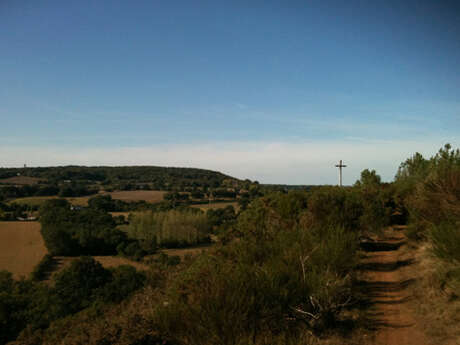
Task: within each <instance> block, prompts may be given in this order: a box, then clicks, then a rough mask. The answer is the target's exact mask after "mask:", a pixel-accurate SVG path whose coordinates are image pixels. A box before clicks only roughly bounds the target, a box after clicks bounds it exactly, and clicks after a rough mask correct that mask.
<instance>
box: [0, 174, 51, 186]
mask: <svg viewBox="0 0 460 345" xmlns="http://www.w3.org/2000/svg"><path fill="white" fill-rule="evenodd" d="M40 181H43V180H42V179H39V178H37V177H30V176H13V177H8V178H2V179H0V183H5V184H14V185H33V184H37V183H39V182H40Z"/></svg>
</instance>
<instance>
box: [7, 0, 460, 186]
mask: <svg viewBox="0 0 460 345" xmlns="http://www.w3.org/2000/svg"><path fill="white" fill-rule="evenodd" d="M459 37H460V3H459V2H458V1H431V0H430V1H412V0H407V1H401V0H397V1H393V0H387V1H366V0H364V1H354V0H348V1H338V0H337V1H327V0H321V1H307V0H304V1H294V0H283V1H270V0H267V1H256V0H254V1H247V0H246V1H238V0H232V1H219V0H212V1H201V0H196V1H189V0H188V1H187V0H184V1H175V0H170V1H153V0H151V1H140V0H139V1H123V0H120V1H117V0H110V1H104V0H99V1H89V0H78V1H73V0H68V1H60V0H41V1H35V0H21V1H14V0H0V120H1V121H0V167H13V166H23V165H24V164H27V165H28V166H50V165H51V166H54V165H68V164H78V165H157V166H180V167H198V168H205V169H212V170H218V171H221V172H223V173H226V174H229V175H231V176H234V177H237V178H243V179H245V178H249V179H251V180H257V181H259V182H261V183H281V184H337V182H338V171H337V169H336V168H335V167H334V165H335V164H337V162H338V161H339V160H340V159H342V160H343V161H344V163H345V164H347V168H345V169H344V178H343V179H344V183H345V184H352V183H354V182H355V181H356V180H357V179H358V178H359V174H360V172H361V171H362V170H363V169H367V168H369V169H375V170H376V171H377V173H378V174H380V175H381V176H382V179H383V180H385V181H391V180H392V179H393V178H394V175H395V173H396V171H397V168H398V166H399V164H400V163H401V162H402V161H404V160H405V159H406V158H408V157H410V156H411V155H412V154H414V153H415V152H421V153H422V154H424V155H426V156H427V157H430V156H431V155H433V154H435V153H436V152H437V150H438V149H439V148H440V147H442V146H443V145H444V144H445V143H451V144H452V145H453V146H454V147H458V146H459V144H460V63H459V62H460V39H459Z"/></svg>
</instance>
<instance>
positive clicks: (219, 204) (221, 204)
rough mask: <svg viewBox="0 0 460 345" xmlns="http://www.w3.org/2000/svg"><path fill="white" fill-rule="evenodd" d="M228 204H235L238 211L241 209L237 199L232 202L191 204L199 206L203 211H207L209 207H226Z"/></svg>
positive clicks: (195, 206)
mask: <svg viewBox="0 0 460 345" xmlns="http://www.w3.org/2000/svg"><path fill="white" fill-rule="evenodd" d="M227 206H233V207H234V208H235V211H236V212H238V210H239V209H240V206H239V205H238V203H237V202H236V201H232V202H215V203H210V204H199V205H191V207H194V208H199V209H200V210H202V211H207V210H209V209H214V210H215V209H218V208H225V207H227Z"/></svg>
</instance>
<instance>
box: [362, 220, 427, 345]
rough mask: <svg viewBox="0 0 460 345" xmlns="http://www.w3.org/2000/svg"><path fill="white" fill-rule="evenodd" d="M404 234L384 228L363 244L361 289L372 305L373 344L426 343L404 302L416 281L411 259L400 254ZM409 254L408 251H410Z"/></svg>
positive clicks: (421, 344)
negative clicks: (378, 235) (380, 233)
mask: <svg viewBox="0 0 460 345" xmlns="http://www.w3.org/2000/svg"><path fill="white" fill-rule="evenodd" d="M405 242H406V237H405V236H404V233H403V230H402V229H397V228H391V229H387V230H385V233H384V236H383V237H382V238H381V239H379V240H378V241H376V242H367V243H363V245H362V246H363V249H364V250H365V251H366V257H365V258H364V259H363V260H362V262H361V270H362V276H363V277H362V279H363V280H362V284H363V292H364V294H365V296H366V298H367V301H368V303H370V305H371V307H370V308H369V315H368V318H369V323H370V325H371V327H372V328H374V330H375V337H374V339H372V340H371V341H369V344H372V345H428V344H429V343H428V342H427V339H426V338H425V336H424V335H423V332H422V331H421V330H420V329H419V327H418V326H417V323H416V321H415V319H414V317H413V314H412V312H411V310H410V309H409V307H408V305H407V302H408V301H409V299H410V298H411V296H410V295H409V292H408V289H407V288H408V286H409V285H410V284H412V283H413V282H414V281H415V280H414V277H415V273H414V272H411V267H410V265H411V264H412V263H413V259H412V258H411V257H408V254H407V253H403V251H402V247H403V246H404V245H405ZM409 254H410V253H409Z"/></svg>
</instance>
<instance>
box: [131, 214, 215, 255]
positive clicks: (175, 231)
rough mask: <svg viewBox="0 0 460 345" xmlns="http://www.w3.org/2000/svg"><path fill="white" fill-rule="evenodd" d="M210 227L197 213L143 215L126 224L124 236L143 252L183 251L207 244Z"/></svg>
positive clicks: (205, 218) (202, 216)
mask: <svg viewBox="0 0 460 345" xmlns="http://www.w3.org/2000/svg"><path fill="white" fill-rule="evenodd" d="M210 231H211V225H210V223H209V220H208V218H207V217H206V214H204V213H203V212H201V211H195V212H194V211H176V210H171V211H165V212H143V213H137V214H135V215H134V216H133V217H132V218H131V220H130V227H129V230H128V233H129V235H130V236H131V237H133V238H136V239H138V240H140V241H141V242H142V243H143V246H145V247H146V248H154V247H155V246H157V245H158V246H161V247H183V246H190V245H195V244H198V243H202V242H205V241H207V240H208V236H209V233H210Z"/></svg>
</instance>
